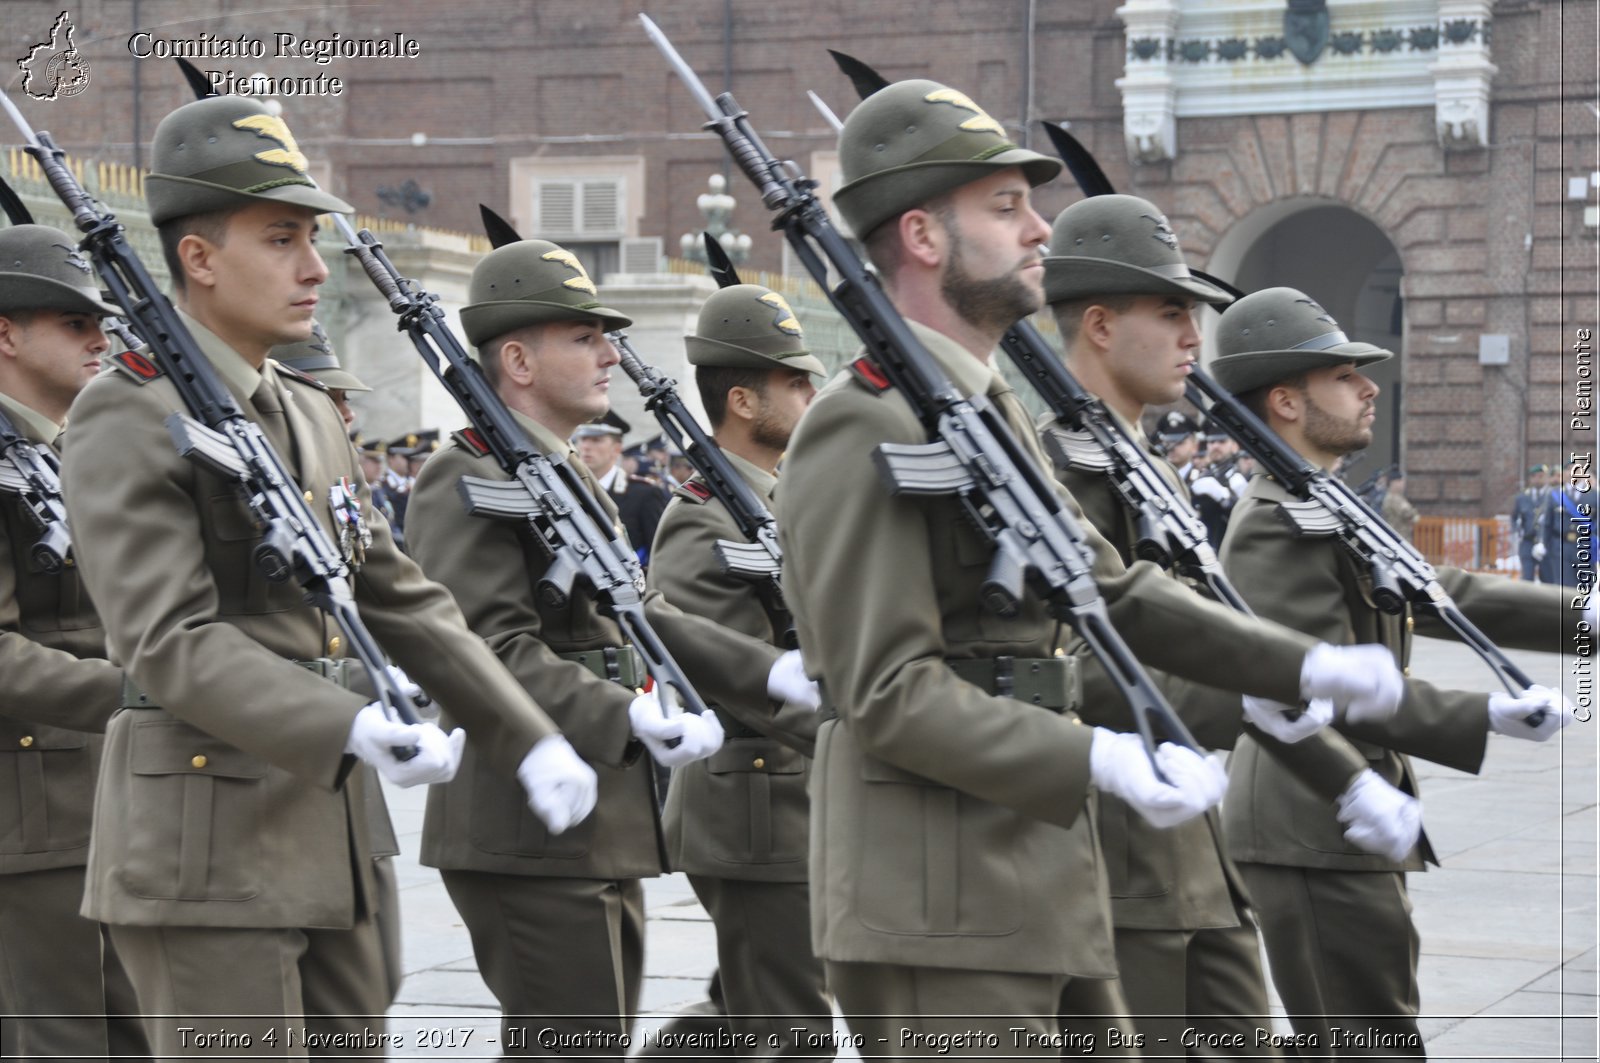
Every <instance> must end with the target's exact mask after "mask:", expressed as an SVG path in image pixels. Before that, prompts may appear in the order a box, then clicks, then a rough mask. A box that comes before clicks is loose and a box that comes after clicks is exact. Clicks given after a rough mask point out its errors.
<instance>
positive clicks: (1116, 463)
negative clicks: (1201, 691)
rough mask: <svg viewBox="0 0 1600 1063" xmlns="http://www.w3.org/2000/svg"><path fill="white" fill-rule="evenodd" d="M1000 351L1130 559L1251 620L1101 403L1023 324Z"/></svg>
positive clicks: (867, 81)
mask: <svg viewBox="0 0 1600 1063" xmlns="http://www.w3.org/2000/svg"><path fill="white" fill-rule="evenodd" d="M828 54H829V55H831V56H833V60H834V62H835V63H836V64H837V65H838V67H839V69H840V71H842V72H843V73H844V74H845V76H847V77H848V78H850V82H851V84H852V85H854V86H855V88H856V91H857V92H858V93H859V94H860V96H861V97H862V98H863V99H865V98H866V97H867V96H870V95H871V94H872V93H874V92H876V91H877V90H879V89H881V88H883V87H884V86H885V85H887V84H888V81H887V80H885V79H884V78H883V77H882V76H881V75H879V74H878V73H876V72H875V71H874V70H873V69H872V68H871V67H870V66H868V65H867V64H865V63H863V62H862V61H861V60H859V59H856V58H854V57H852V56H849V55H846V54H845V53H843V52H836V51H834V50H832V49H829V50H828ZM1000 349H1001V350H1003V351H1005V353H1006V355H1007V357H1009V358H1010V359H1011V361H1012V363H1013V364H1014V365H1016V367H1017V369H1018V370H1019V371H1021V373H1022V375H1023V376H1025V377H1026V378H1027V379H1028V382H1029V383H1030V384H1032V385H1033V388H1034V390H1035V391H1037V392H1038V393H1039V396H1040V397H1041V398H1043V399H1044V402H1045V405H1046V406H1048V407H1049V408H1050V411H1051V412H1052V413H1054V414H1055V415H1056V417H1057V418H1058V419H1059V420H1060V421H1061V422H1062V423H1063V424H1064V425H1066V426H1067V427H1065V428H1062V427H1055V426H1053V427H1051V428H1049V429H1046V430H1045V431H1044V433H1042V440H1043V442H1044V448H1045V450H1046V452H1048V453H1049V455H1050V458H1051V460H1052V461H1054V462H1055V463H1056V464H1057V465H1059V466H1061V467H1063V468H1068V467H1070V468H1078V469H1084V470H1087V471H1090V472H1099V473H1104V474H1105V475H1106V476H1107V477H1108V478H1109V479H1110V481H1111V486H1112V487H1113V489H1115V491H1116V493H1117V497H1118V498H1120V499H1121V500H1122V504H1123V505H1124V506H1125V507H1126V508H1127V509H1128V511H1129V512H1130V513H1132V514H1133V517H1134V527H1135V531H1136V535H1137V541H1136V543H1135V545H1134V554H1135V556H1137V557H1139V558H1142V559H1143V560H1146V561H1152V562H1154V563H1155V564H1157V565H1159V566H1160V567H1162V568H1168V567H1174V568H1176V569H1177V570H1178V571H1179V572H1180V573H1182V574H1183V575H1184V576H1187V577H1188V578H1190V579H1192V580H1194V581H1195V582H1197V583H1201V584H1204V585H1205V586H1206V587H1207V588H1209V589H1210V591H1211V593H1212V595H1213V596H1214V597H1215V598H1216V599H1217V600H1218V601H1219V602H1221V603H1222V604H1224V605H1226V606H1228V607H1229V608H1230V609H1233V610H1235V611H1236V612H1240V613H1243V614H1245V615H1246V616H1251V615H1254V614H1252V613H1251V611H1250V607H1249V606H1248V605H1246V604H1245V601H1244V599H1243V598H1242V597H1241V596H1240V595H1239V592H1238V591H1237V590H1235V589H1234V586H1233V583H1232V582H1231V581H1230V580H1229V579H1228V577H1227V576H1226V575H1225V574H1224V573H1223V571H1222V564H1221V562H1219V561H1218V560H1217V553H1216V551H1215V550H1214V549H1213V548H1212V546H1211V541H1210V539H1209V538H1208V537H1207V536H1206V527H1205V524H1203V523H1202V522H1201V520H1200V518H1199V517H1198V516H1197V515H1196V514H1195V511H1194V507H1193V506H1191V505H1190V504H1189V502H1188V500H1187V499H1185V498H1184V497H1183V495H1182V494H1181V493H1180V492H1178V491H1176V490H1174V489H1173V488H1172V486H1171V485H1170V484H1168V483H1167V481H1166V479H1165V478H1164V477H1163V476H1162V475H1161V474H1160V473H1159V472H1158V471H1157V470H1156V469H1155V468H1154V467H1153V466H1152V465H1151V464H1150V462H1149V461H1147V460H1146V458H1145V455H1144V451H1143V450H1142V449H1141V448H1140V447H1139V445H1138V444H1137V443H1136V442H1135V441H1134V440H1133V437H1132V436H1130V435H1129V434H1128V432H1127V430H1126V429H1124V428H1123V427H1122V424H1121V422H1119V421H1118V420H1117V419H1116V418H1114V417H1112V416H1111V415H1110V414H1109V413H1108V412H1107V411H1106V408H1105V405H1104V403H1102V402H1101V401H1100V400H1099V398H1097V397H1096V396H1094V395H1091V394H1089V392H1087V391H1085V390H1084V387H1083V385H1082V384H1080V383H1079V382H1078V380H1077V378H1076V377H1074V376H1073V375H1072V371H1071V370H1070V369H1068V368H1067V367H1066V366H1065V365H1064V364H1063V363H1062V361H1061V359H1060V358H1058V357H1056V354H1055V352H1054V351H1053V350H1051V349H1050V345H1049V344H1048V343H1047V342H1046V341H1045V338H1044V337H1043V336H1042V335H1040V334H1039V330H1038V329H1037V328H1035V327H1034V326H1033V323H1032V322H1031V321H1028V320H1026V319H1024V320H1022V321H1019V322H1017V323H1016V324H1015V325H1013V326H1011V328H1009V329H1007V330H1006V334H1005V336H1004V337H1002V338H1001V340H1000Z"/></svg>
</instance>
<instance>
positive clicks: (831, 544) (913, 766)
mask: <svg viewBox="0 0 1600 1063" xmlns="http://www.w3.org/2000/svg"><path fill="white" fill-rule="evenodd" d="M912 327H913V330H914V331H915V333H916V335H917V336H918V338H919V339H921V341H922V342H923V343H924V344H925V345H926V346H927V348H928V349H929V350H930V351H931V352H932V353H933V355H934V357H935V358H936V359H937V361H938V363H939V365H940V366H941V367H942V368H943V370H944V371H945V373H947V374H948V375H949V376H950V378H951V379H952V381H954V383H955V385H956V387H957V388H958V389H959V390H960V391H961V392H962V393H963V394H968V395H971V394H974V393H979V394H982V393H986V394H988V395H989V396H990V398H991V400H992V401H994V402H995V403H996V405H997V406H998V407H999V408H1000V410H1001V411H1002V412H1003V414H1004V416H1005V418H1006V420H1007V422H1008V423H1009V425H1010V426H1011V430H1012V432H1013V433H1014V434H1015V435H1016V436H1017V439H1018V440H1019V442H1020V443H1021V444H1022V445H1023V446H1024V447H1025V448H1027V449H1028V452H1029V454H1030V456H1031V459H1032V460H1033V461H1034V463H1035V464H1036V466H1037V468H1038V471H1039V476H1040V477H1041V479H1048V473H1047V471H1046V470H1047V469H1048V465H1047V464H1046V462H1045V458H1044V455H1043V454H1042V453H1041V452H1039V450H1038V443H1037V440H1036V437H1035V435H1034V431H1033V425H1032V424H1031V423H1030V421H1029V419H1028V417H1027V414H1026V412H1025V411H1024V410H1023V409H1022V407H1021V404H1020V403H1019V402H1018V401H1017V398H1016V395H1015V394H1014V393H1013V392H1012V391H1011V389H1010V387H1009V386H1008V385H1007V384H1006V383H1005V382H1004V380H1002V379H1001V377H1000V376H999V375H998V374H997V373H995V371H994V370H993V369H992V368H991V367H989V366H987V365H984V364H982V363H980V362H979V361H978V360H977V359H975V358H973V357H972V356H971V355H970V354H969V353H968V352H967V351H965V350H964V349H963V348H960V347H959V346H957V345H956V344H954V343H953V342H952V341H950V340H949V339H947V338H945V337H943V336H941V335H940V334H938V333H936V332H933V331H932V330H929V329H927V328H924V327H922V326H920V325H916V324H913V326H912ZM926 441H927V433H926V431H925V430H924V429H923V427H922V425H921V423H920V422H919V421H918V420H917V418H916V416H915V415H914V413H913V412H912V410H911V408H910V406H909V404H907V403H906V401H905V400H904V399H903V398H902V397H901V396H900V395H899V394H898V393H897V392H895V391H893V390H889V389H881V388H879V387H877V386H874V385H871V384H869V383H867V382H864V377H863V376H862V375H859V374H853V373H849V372H847V373H844V374H841V375H840V376H838V377H836V378H835V379H834V380H833V381H831V382H830V383H829V384H828V385H827V386H826V387H825V388H824V389H823V391H822V392H821V393H820V394H819V395H818V396H817V398H816V399H815V400H814V401H813V402H812V405H811V408H810V409H809V410H808V411H807V412H806V416H805V417H804V418H803V419H802V420H801V422H800V426H799V428H798V430H797V431H796V433H795V437H794V439H793V441H792V443H791V447H790V450H789V453H788V455H787V457H786V459H785V466H784V479H783V483H782V486H781V488H780V490H779V492H778V509H779V512H778V519H779V526H780V528H781V536H782V541H783V548H784V574H783V582H784V590H785V594H786V596H787V598H788V602H789V605H790V607H791V608H792V609H793V610H794V612H795V618H796V622H797V628H798V631H799V635H800V644H801V646H803V647H804V648H805V654H806V659H807V662H808V665H809V667H810V668H811V670H812V672H813V674H817V675H820V677H821V679H822V682H823V685H824V688H825V690H826V692H827V695H828V697H829V698H830V699H831V701H832V702H833V703H834V705H835V706H836V709H837V712H838V716H839V718H838V719H837V720H835V721H830V722H825V723H824V724H823V725H822V727H821V728H820V729H819V733H818V738H817V763H816V765H815V768H814V772H815V776H814V779H813V791H812V801H813V806H812V831H811V899H812V916H813V939H814V944H815V945H816V950H817V954H818V955H819V956H822V957H824V958H826V959H831V960H856V961H867V962H880V963H898V964H911V965H923V966H934V967H958V968H968V969H977V970H999V971H1018V972H1031V973H1047V974H1068V975H1084V976H1091V977H1108V976H1110V975H1112V974H1114V973H1115V962H1114V959H1113V955H1112V948H1111V935H1110V926H1109V916H1110V913H1109V902H1108V898H1107V893H1106V885H1105V872H1104V868H1103V866H1102V864H1101V861H1100V856H1099V851H1098V846H1097V845H1096V842H1095V837H1094V831H1093V827H1092V825H1091V824H1092V818H1091V817H1086V816H1082V815H1081V813H1082V812H1083V810H1084V807H1085V805H1086V804H1087V803H1088V801H1089V747H1090V744H1091V741H1092V739H1091V731H1090V729H1089V728H1087V727H1083V726H1078V725H1077V721H1076V717H1075V716H1073V714H1071V713H1065V714H1058V713H1056V712H1052V711H1048V710H1045V709H1041V708H1038V707H1035V706H1033V705H1031V704H1025V703H1022V702H1020V701H1018V700H1016V699H1012V698H1004V697H996V696H993V695H991V694H988V693H986V692H985V691H983V690H981V689H980V688H979V687H977V686H974V685H972V684H969V683H966V682H963V681H961V680H959V679H958V678H957V677H956V675H955V673H954V672H953V671H952V670H951V668H950V667H949V665H948V664H947V663H946V662H947V661H948V660H954V659H959V658H993V657H995V656H999V655H1011V656H1016V657H1023V658H1029V657H1032V658H1038V657H1048V656H1051V655H1052V654H1054V652H1055V651H1056V649H1057V648H1058V646H1060V644H1061V641H1062V639H1064V638H1065V636H1066V629H1065V626H1064V625H1062V624H1059V623H1058V622H1057V621H1056V620H1055V619H1054V618H1053V617H1051V616H1050V615H1049V613H1048V612H1047V609H1046V606H1045V603H1044V602H1043V601H1041V600H1040V599H1039V598H1037V597H1036V596H1035V595H1033V594H1031V593H1030V594H1028V595H1026V596H1025V597H1024V599H1023V601H1022V603H1021V607H1020V609H1019V611H1018V613H1017V615H1015V616H1012V617H1010V618H1006V617H1001V616H999V615H997V614H995V613H993V612H990V611H987V610H985V609H983V608H982V607H981V606H980V605H979V586H980V585H981V584H982V582H983V581H984V578H985V576H986V574H987V571H988V566H989V563H990V559H991V556H992V553H993V551H992V549H991V547H990V545H989V543H988V541H987V540H986V539H985V537H984V536H983V535H982V534H981V533H980V532H979V531H978V530H976V529H975V528H974V527H973V526H972V525H971V523H970V522H969V521H968V519H967V518H966V517H965V515H964V514H963V511H962V510H961V507H960V504H959V502H958V501H957V500H956V499H955V498H953V497H933V498H928V497H923V498H914V497H909V496H902V497H897V496H893V495H891V494H890V493H889V492H888V490H887V489H886V488H885V486H884V484H883V482H882V480H881V479H880V478H879V474H878V472H877V469H876V468H875V466H874V463H873V461H872V452H873V450H874V449H875V448H876V447H877V446H878V445H880V444H882V443H886V442H892V443H905V444H920V443H924V442H926ZM1061 493H1062V497H1063V501H1064V503H1065V505H1066V506H1067V508H1068V509H1069V511H1071V513H1072V514H1073V515H1074V516H1077V515H1078V514H1079V511H1078V509H1077V506H1076V504H1075V503H1073V502H1072V501H1071V499H1070V496H1067V495H1066V492H1065V491H1064V490H1063V491H1062V492H1061ZM1088 534H1089V539H1090V543H1091V545H1092V546H1093V548H1094V550H1095V558H1096V562H1095V571H1096V574H1097V576H1098V577H1099V579H1100V588H1101V592H1102V594H1103V595H1104V597H1105V599H1106V601H1107V604H1108V608H1109V611H1110V613H1111V617H1112V621H1113V623H1116V624H1117V625H1118V626H1119V629H1120V630H1121V631H1122V632H1123V633H1124V634H1125V635H1126V636H1128V637H1129V639H1130V643H1131V644H1133V648H1134V649H1135V651H1137V652H1140V653H1141V656H1142V657H1144V658H1145V659H1147V660H1149V661H1150V662H1152V663H1153V664H1154V665H1156V666H1157V667H1162V668H1166V669H1168V670H1171V671H1174V672H1177V673H1179V674H1185V675H1190V676H1194V677H1199V678H1205V679H1210V680H1212V681H1214V682H1228V683H1245V684H1248V685H1249V686H1251V687H1252V688H1254V690H1253V692H1255V693H1260V694H1262V695H1264V696H1269V697H1270V696H1277V697H1280V698H1291V697H1294V696H1296V692H1297V690H1298V687H1299V670H1300V662H1301V658H1302V657H1303V655H1304V652H1305V646H1306V645H1307V643H1306V642H1305V640H1302V639H1299V638H1298V637H1296V636H1294V635H1293V634H1292V633H1288V632H1282V633H1279V632H1276V631H1272V630H1268V629H1263V628H1261V627H1260V626H1259V625H1257V626H1246V625H1244V624H1241V623H1240V622H1239V620H1238V618H1237V617H1235V616H1234V615H1233V614H1231V613H1228V612H1227V611H1226V610H1223V609H1222V608H1221V607H1219V606H1215V605H1212V604H1211V603H1208V602H1205V601H1203V600H1201V599H1200V598H1199V597H1198V596H1197V595H1195V594H1193V593H1191V592H1190V591H1188V590H1186V589H1185V588H1183V587H1181V586H1179V585H1178V584H1177V583H1176V582H1175V581H1173V580H1170V579H1168V578H1167V577H1166V576H1164V575H1163V574H1162V573H1161V572H1159V571H1158V570H1157V569H1155V568H1154V567H1153V566H1151V565H1149V564H1138V565H1135V566H1134V567H1133V568H1131V569H1128V570H1126V571H1123V569H1122V565H1121V563H1120V562H1119V561H1118V559H1117V556H1116V553H1115V551H1113V550H1112V549H1111V547H1110V546H1109V545H1108V544H1107V543H1106V542H1105V540H1104V539H1103V538H1101V537H1100V536H1099V535H1098V534H1097V533H1095V532H1094V531H1093V530H1092V529H1089V530H1088ZM1197 623H1212V624H1216V625H1218V626H1219V627H1220V628H1221V629H1222V630H1223V631H1225V632H1226V633H1227V636H1228V637H1230V638H1233V639H1234V640H1235V643H1234V644H1235V645H1237V646H1238V647H1239V650H1240V655H1241V657H1242V658H1248V659H1249V660H1251V661H1252V663H1253V665H1254V666H1253V667H1252V668H1251V669H1249V670H1248V673H1249V674H1248V675H1246V674H1244V670H1241V669H1239V668H1237V667H1236V666H1235V665H1234V664H1233V663H1232V662H1231V661H1223V660H1219V659H1218V657H1217V655H1216V654H1214V653H1211V652H1208V651H1207V652H1202V651H1198V650H1196V648H1195V647H1194V643H1193V641H1192V640H1190V639H1187V638H1185V637H1184V635H1185V633H1186V632H1187V631H1188V630H1190V629H1191V628H1192V626H1193V625H1194V624H1197ZM1135 640H1136V641H1135ZM1274 692H1276V693H1275V694H1274Z"/></svg>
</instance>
